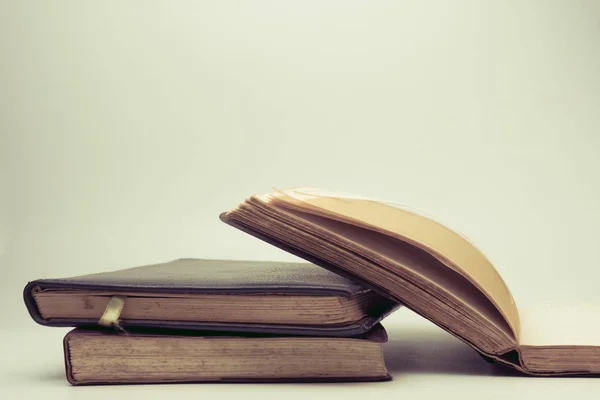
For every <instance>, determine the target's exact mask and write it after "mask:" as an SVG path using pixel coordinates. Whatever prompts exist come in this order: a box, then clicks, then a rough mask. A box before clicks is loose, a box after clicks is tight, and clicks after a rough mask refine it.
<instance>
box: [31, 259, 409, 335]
mask: <svg viewBox="0 0 600 400" xmlns="http://www.w3.org/2000/svg"><path fill="white" fill-rule="evenodd" d="M23 295H24V299H25V304H26V306H27V309H28V310H29V313H30V315H31V317H32V318H33V319H34V320H35V321H36V322H38V323H40V324H42V325H47V326H97V325H98V324H100V325H105V326H113V325H117V327H118V328H120V329H125V330H127V329H129V328H134V327H146V328H172V329H190V330H204V331H206V330H212V331H228V332H261V333H278V334H288V335H289V334H293V335H311V336H316V335H319V336H354V335H361V334H364V333H365V332H367V331H369V330H370V329H371V328H372V327H373V326H375V325H376V324H377V323H378V322H379V321H380V320H381V319H382V318H383V317H385V316H386V315H387V314H389V313H390V312H392V311H393V310H394V309H396V308H397V307H398V304H397V303H396V302H395V301H393V300H390V299H388V298H385V297H383V296H381V295H379V294H377V293H376V292H374V291H372V290H369V289H367V288H364V287H363V286H360V285H359V284H356V283H353V282H352V281H350V280H348V279H346V278H342V277H340V276H339V275H336V274H334V273H332V272H329V271H327V270H324V269H323V268H320V267H318V266H316V265H313V264H308V263H282V262H261V261H234V260H203V259H180V260H175V261H171V262H167V263H162V264H154V265H147V266H142V267H136V268H129V269H124V270H120V271H113V272H103V273H98V274H91V275H83V276H77V277H72V278H62V279H40V280H36V281H33V282H30V283H29V284H28V285H27V286H26V287H25V289H24V293H23ZM111 299H112V301H111ZM115 300H117V301H116V302H115ZM108 305H110V306H111V307H110V308H111V310H109V307H107V306H108ZM111 313H116V317H114V316H113V317H114V318H112V319H110V318H108V317H110V315H111ZM105 314H106V315H105Z"/></svg>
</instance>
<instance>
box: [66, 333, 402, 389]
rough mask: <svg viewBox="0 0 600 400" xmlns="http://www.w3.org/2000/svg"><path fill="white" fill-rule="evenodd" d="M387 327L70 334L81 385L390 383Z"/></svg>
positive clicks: (70, 359) (70, 373) (70, 366)
mask: <svg viewBox="0 0 600 400" xmlns="http://www.w3.org/2000/svg"><path fill="white" fill-rule="evenodd" d="M386 340H387V337H386V333H385V330H384V329H383V327H381V325H378V324H377V325H375V326H374V327H373V328H372V329H371V330H370V331H368V332H366V333H364V334H363V335H360V336H356V337H352V338H339V337H310V336H279V335H267V334H249V333H218V332H198V331H190V330H187V331H179V332H172V331H170V332H163V333H160V332H158V331H156V330H155V331H147V330H138V329H134V330H131V331H129V332H127V334H118V333H115V332H113V331H105V330H98V329H82V328H78V329H75V330H73V331H71V332H70V333H68V334H67V336H66V337H65V339H64V350H65V365H66V372H67V380H68V381H69V382H70V383H71V384H73V385H90V384H125V383H175V382H296V381H311V382H315V381H382V380H389V379H390V376H389V375H388V373H387V370H386V367H385V363H384V358H383V349H382V347H383V343H384V342H385V341H386Z"/></svg>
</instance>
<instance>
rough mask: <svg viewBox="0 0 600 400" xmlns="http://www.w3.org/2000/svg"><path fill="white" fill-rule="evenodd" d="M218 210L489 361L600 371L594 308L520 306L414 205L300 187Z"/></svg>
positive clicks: (563, 371)
mask: <svg viewBox="0 0 600 400" xmlns="http://www.w3.org/2000/svg"><path fill="white" fill-rule="evenodd" d="M221 219H222V220H223V221H224V222H226V223H228V224H230V225H232V226H234V227H237V228H239V229H241V230H242V231H245V232H247V233H249V234H251V235H253V236H255V237H257V238H259V239H262V240H265V241H266V242H268V243H271V244H272V245H275V246H277V247H280V248H282V249H284V250H286V251H288V252H290V253H292V254H295V255H297V256H300V257H302V258H304V259H305V260H308V261H310V262H312V263H315V264H317V265H320V266H322V267H324V268H326V269H328V270H330V271H333V272H335V273H338V274H340V275H342V276H345V277H348V278H349V279H352V280H354V281H355V282H357V283H360V284H361V285H363V286H365V287H368V288H371V289H372V290H374V291H377V292H378V293H380V294H381V295H382V296H386V297H388V298H390V299H393V300H395V301H397V302H400V303H402V304H403V305H405V306H406V307H408V308H410V309H412V310H413V311H415V312H417V313H418V314H420V315H422V316H423V317H425V318H427V319H428V320H430V321H432V322H433V323H435V324H436V325H438V326H440V327H441V328H442V329H444V330H446V331H447V332H449V333H451V334H452V335H454V336H456V337H458V338H460V339H462V340H463V341H464V342H466V343H467V344H469V345H470V346H472V347H473V348H475V349H476V350H477V351H479V352H480V353H481V354H482V355H484V356H485V357H486V358H488V359H490V360H494V361H496V362H498V363H501V364H505V365H509V366H511V367H514V368H516V369H518V370H520V371H522V372H524V373H527V374H532V375H570V374H577V375H579V374H598V373H600V336H599V335H598V331H599V329H598V328H600V323H598V322H597V321H598V318H597V315H598V310H600V308H598V307H595V306H588V307H575V308H568V307H556V308H552V309H550V310H548V309H546V310H524V309H519V308H518V307H517V305H516V303H515V301H514V299H513V297H512V295H511V293H510V290H509V289H508V287H507V285H506V283H505V282H504V280H503V279H502V277H501V276H500V274H499V273H498V271H497V270H496V269H495V268H494V266H493V265H492V263H491V262H490V261H489V260H488V259H487V258H486V257H485V255H484V254H483V253H482V252H481V251H479V250H478V249H477V248H476V247H475V246H474V245H473V244H472V243H471V242H470V241H469V240H467V239H466V238H465V237H464V236H462V235H461V234H459V233H457V232H456V231H454V230H452V229H450V228H448V227H446V226H445V225H443V224H441V223H439V222H436V221H435V220H433V219H431V218H428V217H426V216H424V215H422V214H420V213H417V212H414V211H410V210H407V209H404V208H402V207H398V206H395V205H393V204H390V203H386V202H383V201H378V200H373V199H368V198H364V197H360V196H355V195H350V194H343V193H336V192H328V191H326V190H323V189H318V188H310V187H301V188H293V189H288V190H276V191H274V192H272V193H267V194H262V195H253V196H251V197H249V198H248V199H246V200H245V201H243V202H242V203H241V204H240V205H239V206H238V207H236V208H235V209H233V210H231V211H229V212H227V213H224V214H222V215H221Z"/></svg>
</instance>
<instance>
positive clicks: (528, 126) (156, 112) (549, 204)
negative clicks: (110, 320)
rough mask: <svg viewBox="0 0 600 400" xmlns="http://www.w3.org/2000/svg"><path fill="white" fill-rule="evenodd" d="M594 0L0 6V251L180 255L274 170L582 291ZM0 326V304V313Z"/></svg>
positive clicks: (64, 256) (77, 259) (128, 258)
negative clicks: (453, 232)
mask: <svg viewBox="0 0 600 400" xmlns="http://www.w3.org/2000/svg"><path fill="white" fill-rule="evenodd" d="M599 15H600V2H596V1H587V2H586V1H569V2H568V1H522V2H518V1H500V2H499V1H496V2H483V1H455V2H451V1H436V2H432V1H414V2H398V1H378V2H370V1H329V2H321V1H297V2H288V1H272V2H264V1H248V2H232V1H220V2H216V1H215V2H193V1H179V2H166V1H165V2H161V1H140V2H132V1H105V2H95V3H93V2H80V1H53V2H46V1H29V2H22V1H6V0H3V1H2V2H1V3H0V49H1V63H0V72H1V73H0V88H1V89H0V116H1V119H0V134H1V142H0V151H1V152H2V157H1V161H0V162H1V163H2V164H1V167H2V168H1V177H2V179H3V181H2V186H1V190H2V192H1V194H2V195H1V196H0V207H1V208H0V218H2V220H1V222H2V223H0V262H1V263H2V266H1V268H2V269H3V279H2V280H1V284H2V292H3V296H6V298H7V299H9V301H14V302H15V304H17V307H18V309H17V311H15V315H14V317H13V319H12V321H13V324H21V325H22V326H24V327H32V322H30V321H29V319H28V317H27V315H25V309H24V307H22V306H21V304H20V302H21V300H20V291H21V288H22V287H23V285H24V284H25V283H26V282H27V281H28V280H32V279H35V278H39V277H55V276H68V275H74V274H83V273H89V272H92V271H100V270H110V269H115V268H121V267H127V266H134V265H138V264H144V263H152V262H157V261H162V260H169V259H173V258H177V257H184V256H185V257H215V258H216V257H219V258H228V257H229V258H251V259H276V260H278V259H291V258H292V257H291V256H288V255H287V254H285V253H283V252H281V251H279V250H276V249H273V248H270V247H269V246H267V245H265V244H263V243H261V242H258V241H255V240H252V239H251V238H250V237H247V236H245V235H244V234H242V233H239V232H237V231H235V230H234V229H232V228H229V227H227V226H225V225H224V224H222V223H220V222H219V220H218V218H217V216H218V214H219V213H220V212H221V211H224V210H227V209H228V208H230V207H232V206H234V205H235V204H237V203H238V202H239V201H241V200H242V199H243V198H244V197H246V196H248V195H250V194H251V193H253V192H262V191H268V190H270V188H271V187H272V186H278V187H287V186H295V185H317V186H322V187H325V188H329V189H333V190H341V191H346V192H357V193H360V194H364V195H368V196H375V197H378V198H385V199H389V200H391V201H395V202H400V203H406V204H409V205H411V206H414V207H418V208H420V209H424V210H427V211H428V212H430V213H432V214H434V215H436V216H438V217H439V218H440V219H441V220H443V221H445V222H447V223H449V224H450V225H451V226H453V227H455V228H457V229H459V230H460V231H461V232H463V233H464V234H466V235H467V236H468V237H469V238H470V239H471V240H473V241H474V242H475V243H477V244H478V245H479V246H480V247H481V249H482V250H483V251H484V252H485V253H486V254H487V255H488V256H489V257H490V258H491V260H492V261H493V262H494V264H495V265H496V266H497V268H498V270H499V271H500V273H501V274H502V276H504V277H505V279H506V281H507V283H508V285H509V287H510V288H511V289H513V292H514V296H515V298H516V300H517V302H518V303H519V304H524V303H530V302H532V301H537V300H542V301H543V300H553V299H557V298H558V299H567V298H579V299H583V300H599V301H600V295H599V294H597V291H596V288H597V285H598V281H599V279H600V272H599V271H600V263H599V261H598V256H597V250H598V226H599V225H600V189H599V182H600V157H599V156H598V152H599V150H600V135H599V132H600V74H599V73H598V71H600V29H599V24H598V19H599ZM1 323H2V324H4V323H5V320H3V322H1Z"/></svg>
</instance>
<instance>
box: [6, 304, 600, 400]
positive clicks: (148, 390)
mask: <svg viewBox="0 0 600 400" xmlns="http://www.w3.org/2000/svg"><path fill="white" fill-rule="evenodd" d="M384 325H385V327H386V329H387V331H388V335H389V337H390V340H389V342H388V343H387V344H386V345H385V356H386V363H387V366H388V369H389V371H390V373H391V375H392V376H393V378H394V379H393V380H392V381H391V382H379V383H340V384H170V385H130V386H93V387H72V386H70V385H69V384H68V383H67V381H66V380H65V377H64V366H63V359H62V337H63V335H64V334H65V333H66V332H67V331H68V329H62V328H45V327H41V326H37V325H36V324H34V323H33V322H31V324H24V325H23V327H21V328H10V327H8V326H6V324H4V325H2V328H1V330H0V343H1V346H2V348H1V351H2V359H3V361H2V363H1V366H0V368H1V371H0V398H1V399H17V398H23V399H28V398H33V397H34V396H37V397H43V398H44V399H47V400H50V399H86V400H93V399H105V398H124V397H126V396H127V397H131V398H144V399H154V398H164V397H165V396H174V397H175V398H179V397H189V396H194V397H200V398H210V397H214V396H219V397H225V398H227V397H232V398H237V397H241V396H244V397H251V398H261V399H264V398H281V397H285V398H286V399H287V400H293V399H303V400H305V399H306V398H307V397H315V396H317V397H334V398H337V397H344V398H346V399H353V398H356V399H359V398H360V399H364V398H365V397H370V396H377V397H380V398H382V397H390V398H392V397H393V398H394V399H397V398H399V397H398V396H410V397H411V398H412V397H413V396H416V398H423V397H425V398H429V397H431V398H433V397H439V396H444V397H449V398H461V399H469V398H477V399H480V398H482V397H485V398H486V399H490V398H492V399H494V398H511V399H515V398H517V399H518V398H546V399H564V398H567V396H574V397H573V398H575V399H582V398H583V399H587V398H589V399H598V398H600V379H595V378H532V377H525V376H522V375H520V374H518V373H514V372H512V371H511V370H507V369H505V368H502V367H499V366H494V365H490V364H488V363H486V362H485V361H484V360H483V359H481V358H480V357H479V356H478V355H477V354H476V353H475V352H474V351H473V350H471V348H470V347H468V346H467V345H465V344H464V343H462V342H460V341H459V340H458V339H456V338H454V337H452V336H450V335H449V334H447V333H445V332H444V331H442V330H441V329H439V328H438V327H436V326H434V325H433V324H431V323H429V322H428V321H425V320H424V319H422V318H421V317H419V316H417V315H416V314H413V313H412V312H410V311H409V310H406V309H403V310H399V311H397V312H396V313H395V314H394V315H392V316H390V317H388V318H387V319H386V320H385V324H384Z"/></svg>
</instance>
